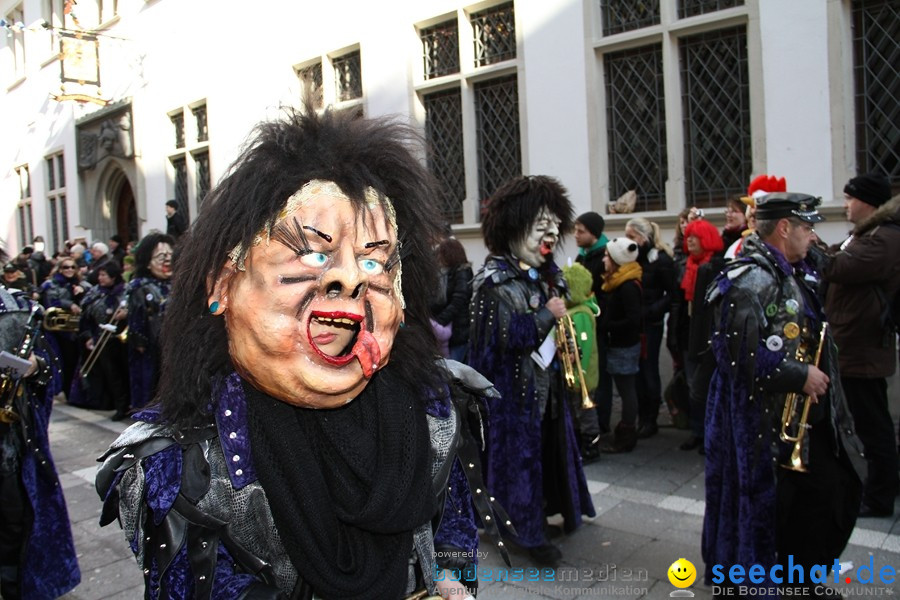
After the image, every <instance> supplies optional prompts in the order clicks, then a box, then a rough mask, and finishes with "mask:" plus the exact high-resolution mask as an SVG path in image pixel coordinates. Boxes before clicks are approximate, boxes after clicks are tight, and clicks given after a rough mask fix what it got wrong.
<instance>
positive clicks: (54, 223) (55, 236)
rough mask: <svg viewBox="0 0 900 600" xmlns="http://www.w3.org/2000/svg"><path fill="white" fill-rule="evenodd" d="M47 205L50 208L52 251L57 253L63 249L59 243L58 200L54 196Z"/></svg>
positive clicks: (48, 200)
mask: <svg viewBox="0 0 900 600" xmlns="http://www.w3.org/2000/svg"><path fill="white" fill-rule="evenodd" d="M47 205H48V206H49V208H50V211H49V212H50V241H51V243H52V244H53V246H52V247H51V249H52V250H54V251H56V250H57V249H59V248H61V247H62V245H61V244H60V243H59V219H57V216H56V198H54V197H53V196H51V197H50V198H48V199H47Z"/></svg>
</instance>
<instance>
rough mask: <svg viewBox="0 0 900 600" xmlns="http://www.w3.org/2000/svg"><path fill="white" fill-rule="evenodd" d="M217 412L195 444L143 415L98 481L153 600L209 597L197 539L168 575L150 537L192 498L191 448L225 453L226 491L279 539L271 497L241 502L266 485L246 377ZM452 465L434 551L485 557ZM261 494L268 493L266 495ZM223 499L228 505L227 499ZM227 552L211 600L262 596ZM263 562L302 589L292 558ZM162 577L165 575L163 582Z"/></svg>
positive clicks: (219, 561) (225, 390)
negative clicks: (259, 471) (186, 476)
mask: <svg viewBox="0 0 900 600" xmlns="http://www.w3.org/2000/svg"><path fill="white" fill-rule="evenodd" d="M485 391H487V390H485ZM209 410H210V412H211V413H213V414H214V415H215V426H214V427H211V429H212V430H213V432H212V434H211V435H212V437H211V438H210V437H209V436H206V435H200V436H199V438H200V439H198V436H193V437H194V439H189V438H191V437H192V434H187V436H185V435H184V434H180V433H175V432H173V431H172V430H171V429H170V428H168V427H166V426H165V425H162V424H159V423H158V421H159V414H158V413H157V412H155V411H154V410H145V411H142V412H140V413H138V414H137V415H136V419H138V421H139V422H138V423H136V424H135V425H133V426H132V427H130V428H129V429H128V430H126V431H125V432H124V433H123V434H122V436H121V437H120V438H119V440H117V441H116V442H114V443H113V445H112V446H111V447H110V450H109V451H108V452H107V454H106V455H105V456H104V458H105V459H106V461H105V463H104V465H103V467H101V469H100V473H99V474H98V478H97V490H98V493H100V495H101V497H102V498H103V499H104V509H103V515H102V516H101V525H106V524H108V523H110V522H112V521H113V520H114V519H115V518H116V516H119V517H120V519H121V523H122V526H123V529H125V532H126V536H127V537H128V542H129V544H130V545H131V549H132V551H133V552H134V553H135V555H136V556H137V559H138V564H139V566H140V567H141V568H142V569H144V574H145V580H146V583H147V589H148V591H149V597H150V598H163V597H172V598H193V597H195V596H196V597H199V596H202V595H203V594H200V593H198V592H196V587H197V585H198V582H199V581H200V580H205V579H207V578H206V577H205V576H198V573H199V571H198V570H197V569H195V568H194V567H196V566H197V564H198V562H197V561H198V558H197V555H198V553H197V552H195V551H193V550H192V551H191V552H189V551H188V548H189V546H191V543H192V540H191V533H190V531H188V533H187V534H186V535H184V534H182V535H181V536H180V537H178V536H177V535H176V536H175V537H176V542H177V543H176V544H174V546H177V547H171V546H173V544H170V548H169V554H168V556H167V561H168V566H167V567H166V566H163V567H162V569H161V566H160V564H159V563H160V562H161V561H160V559H159V557H160V555H159V553H158V552H157V548H156V547H153V548H151V547H148V546H149V544H151V543H153V542H149V541H147V540H148V539H149V538H150V537H151V535H158V534H151V533H148V532H151V531H153V529H154V527H160V526H162V527H165V525H164V521H166V520H167V515H168V514H169V513H170V511H172V510H173V507H174V506H176V499H177V498H178V497H179V493H182V494H187V493H188V492H187V491H186V490H185V489H184V487H183V482H182V471H183V470H184V469H189V468H192V467H191V466H190V465H191V464H192V462H191V461H192V458H191V457H190V456H189V453H190V452H189V448H190V447H191V446H196V445H198V444H199V445H200V446H202V447H204V453H206V456H207V457H208V456H209V455H210V453H211V450H210V448H211V446H212V445H213V444H218V445H220V446H221V451H222V454H223V455H224V456H225V457H229V459H228V460H225V461H224V465H225V467H227V479H226V480H225V482H224V485H225V486H227V487H230V490H231V491H230V493H231V494H232V497H235V498H236V497H241V498H242V501H247V502H249V503H253V507H252V508H250V509H248V510H245V518H246V520H247V521H252V523H253V524H254V525H252V526H251V528H253V529H255V530H256V533H257V534H259V536H261V537H269V538H271V537H272V536H271V532H272V531H274V524H273V520H272V515H271V512H270V510H269V507H268V503H267V502H266V501H265V499H264V494H256V495H253V494H252V492H251V495H243V496H241V494H242V490H245V488H246V489H251V488H253V487H257V488H259V484H258V480H257V476H256V470H255V467H254V463H253V452H252V448H251V447H250V436H249V428H248V422H247V416H248V415H247V402H246V398H245V395H244V390H243V387H242V384H241V378H240V376H238V375H237V374H236V373H232V374H231V375H230V376H228V377H227V378H225V379H224V381H223V382H222V384H221V385H219V386H218V388H217V391H216V392H215V393H214V400H213V403H211V405H210V406H209ZM452 412H453V408H452V406H451V403H450V399H449V396H446V397H444V398H438V399H435V400H433V401H431V402H430V404H429V406H428V407H427V413H428V415H429V416H430V417H433V418H435V419H438V420H447V419H450V418H451V416H452ZM461 426H465V424H462V425H461ZM176 438H177V439H176ZM195 458H196V454H195V457H194V459H195ZM452 460H453V461H454V463H453V466H452V468H451V470H450V473H449V479H448V480H447V484H446V485H447V489H448V491H447V492H446V493H445V494H444V510H443V513H442V517H441V520H440V525H439V527H438V529H437V530H436V531H435V532H434V547H435V548H436V549H438V550H440V548H441V547H445V548H452V549H453V550H455V551H457V552H464V553H466V555H468V556H472V557H474V556H477V552H476V550H477V547H478V532H477V529H476V526H475V519H474V513H473V510H472V497H471V494H470V491H469V484H468V482H467V479H466V475H465V474H464V472H463V469H462V468H461V466H460V464H459V460H458V458H452ZM196 466H197V463H193V468H196ZM212 470H213V474H214V477H213V479H214V485H213V487H215V486H216V485H218V484H216V483H215V479H216V477H215V473H216V470H217V467H216V465H213V466H212ZM259 491H262V490H261V488H259ZM423 493H428V492H423ZM219 497H220V498H221V494H220V495H219ZM260 498H262V501H260ZM215 502H216V499H213V498H212V496H211V495H210V496H207V497H206V498H204V499H201V500H200V501H199V503H198V504H197V506H199V507H204V506H206V507H207V508H210V503H215ZM135 505H137V506H135ZM212 508H213V509H214V510H212V511H210V512H214V513H216V515H218V517H220V518H221V517H222V515H223V514H233V520H238V518H239V517H238V509H237V508H236V507H231V508H228V507H218V509H216V507H215V506H212ZM151 522H152V525H151ZM242 528H243V529H244V530H245V531H246V526H245V525H243V524H238V523H234V522H232V523H231V524H230V525H229V529H230V530H233V531H235V535H234V537H235V538H238V541H239V542H240V543H241V544H242V545H243V546H245V547H247V548H253V547H254V544H253V542H252V541H249V542H248V539H240V538H241V534H240V532H239V530H240V529H242ZM260 530H262V531H260ZM276 538H277V536H276ZM154 542H155V543H156V544H157V545H159V539H154ZM163 545H165V542H164V544H163ZM227 546H228V544H227V543H224V542H223V541H221V540H220V541H219V543H218V548H217V549H216V552H215V556H216V560H215V565H214V574H213V576H212V577H211V579H212V582H211V583H209V582H206V584H208V585H209V586H210V588H209V592H210V593H211V597H213V598H238V597H243V596H242V594H250V593H251V591H252V592H253V593H258V591H257V590H258V589H259V585H260V584H261V582H262V580H261V578H260V577H257V576H255V575H253V574H250V573H247V572H246V571H245V570H244V569H241V568H237V567H236V565H235V563H236V562H240V561H238V560H235V557H234V556H233V555H232V554H233V552H230V551H229V548H228V547H227ZM203 547H204V548H205V547H206V546H203ZM277 548H280V541H278V540H277V539H276V543H275V544H274V545H272V546H270V547H269V549H270V550H277ZM232 550H233V547H232ZM257 554H260V556H257V558H258V559H262V560H263V561H265V562H266V563H268V564H269V565H272V567H274V571H275V574H276V576H277V577H276V579H277V586H278V587H279V588H281V591H282V592H284V593H287V594H289V593H290V592H291V587H292V585H293V584H292V583H291V582H292V581H296V573H295V570H294V569H293V567H292V566H291V565H290V562H289V558H288V557H287V554H286V553H285V552H284V551H283V549H282V550H281V551H280V552H275V553H273V554H272V555H266V552H265V549H263V550H262V552H257ZM163 562H166V561H163ZM442 566H443V565H442ZM161 570H162V571H164V573H163V574H162V576H161V575H160V571H161ZM268 585H269V589H274V585H273V582H272V581H271V580H270V581H269V582H268ZM254 597H255V596H254ZM260 597H263V596H260ZM265 597H268V596H265Z"/></svg>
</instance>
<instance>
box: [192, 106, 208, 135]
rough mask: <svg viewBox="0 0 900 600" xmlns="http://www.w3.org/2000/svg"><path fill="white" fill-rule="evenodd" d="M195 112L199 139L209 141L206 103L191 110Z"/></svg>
mask: <svg viewBox="0 0 900 600" xmlns="http://www.w3.org/2000/svg"><path fill="white" fill-rule="evenodd" d="M191 112H193V113H194V121H195V122H196V124H197V141H198V142H207V141H209V128H208V127H207V126H206V105H205V104H204V105H202V106H198V107H196V108H194V109H192V110H191Z"/></svg>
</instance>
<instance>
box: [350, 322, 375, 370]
mask: <svg viewBox="0 0 900 600" xmlns="http://www.w3.org/2000/svg"><path fill="white" fill-rule="evenodd" d="M351 353H352V354H353V355H354V356H355V357H356V358H358V359H359V366H361V367H362V370H363V375H365V376H366V378H369V377H371V376H372V373H374V372H375V368H376V367H377V366H378V363H379V362H381V349H380V348H379V347H378V342H377V341H376V340H375V336H374V335H372V334H371V332H369V331H367V330H365V329H363V330H362V331H360V332H359V335H358V336H356V343H355V344H353V350H352V351H351Z"/></svg>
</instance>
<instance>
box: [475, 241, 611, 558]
mask: <svg viewBox="0 0 900 600" xmlns="http://www.w3.org/2000/svg"><path fill="white" fill-rule="evenodd" d="M546 281H550V282H551V284H552V286H553V287H554V288H555V289H556V292H558V293H560V294H561V295H563V296H564V295H566V287H565V280H564V279H563V278H562V273H561V271H560V269H559V268H558V267H557V266H556V265H555V264H553V263H549V264H548V265H545V266H544V268H543V269H542V270H541V271H540V272H539V271H538V270H537V269H530V270H529V271H523V270H521V269H520V268H518V267H517V266H516V265H515V263H514V262H513V261H512V260H510V259H507V258H505V257H498V256H489V257H488V259H487V260H486V261H485V265H484V267H483V268H482V269H481V270H480V271H479V272H478V274H477V275H476V276H475V283H474V295H473V297H472V302H471V304H470V323H471V330H470V335H469V364H470V365H471V366H472V368H474V369H475V370H477V371H478V372H480V373H482V374H483V375H484V376H485V377H487V378H488V379H490V380H491V381H492V382H494V385H495V386H497V389H498V390H499V392H500V394H501V396H500V397H497V398H489V399H488V400H487V403H488V408H489V415H490V418H489V420H488V427H487V432H486V437H487V442H486V449H485V452H484V459H483V460H484V468H485V483H486V484H487V486H488V489H490V490H491V493H492V494H494V495H495V496H496V497H497V499H498V500H499V502H500V504H501V505H503V507H504V508H505V509H506V510H507V511H508V512H509V516H510V519H511V520H512V523H513V525H514V526H515V528H516V539H517V541H518V542H519V543H520V544H521V545H523V546H525V547H534V546H539V545H541V544H543V543H545V542H546V538H545V534H544V526H545V522H546V516H547V514H545V511H546V513H549V514H553V513H556V512H561V513H562V514H563V516H564V517H565V529H566V531H567V532H569V531H573V530H574V529H575V528H576V527H578V525H579V524H580V523H581V517H582V515H587V516H590V517H593V516H594V514H595V513H594V506H593V503H592V501H591V496H590V493H589V492H588V489H587V483H586V481H585V477H584V471H583V469H582V464H581V455H580V454H579V451H578V443H577V441H576V439H575V432H574V429H573V425H572V420H571V418H570V415H569V407H568V402H567V401H566V391H565V384H564V383H563V380H562V373H561V370H560V367H559V364H558V362H559V361H558V360H557V359H556V358H554V359H553V361H552V363H551V364H550V365H549V366H548V368H547V369H542V368H541V367H539V366H538V365H537V364H536V363H535V361H534V360H533V359H532V357H531V354H532V352H533V351H534V350H537V348H538V347H539V346H540V345H541V342H543V341H544V339H545V338H546V337H547V334H548V333H549V332H550V331H551V330H552V328H553V327H554V325H555V323H556V320H555V319H554V317H553V314H552V313H551V312H550V311H549V310H547V308H545V307H544V304H545V303H546V302H547V299H548V297H549V289H548V284H547V283H545V282H546ZM547 411H549V412H550V414H551V422H552V423H553V424H554V427H547V428H546V430H547V431H551V430H552V431H553V433H552V434H551V435H549V436H547V435H545V433H544V432H543V431H542V422H543V420H544V416H545V413H546V412H547ZM549 445H553V446H555V448H554V451H553V452H550V453H547V452H545V448H547V446H549ZM548 455H552V456H555V457H556V460H554V461H545V460H544V457H546V456H548ZM545 471H546V472H547V473H554V475H553V477H556V478H557V479H555V481H556V480H560V479H561V480H564V481H566V483H567V486H565V489H561V490H558V499H557V501H556V502H553V503H551V504H549V505H548V503H546V502H545V500H547V499H546V498H545V495H544V478H545V477H549V475H546V476H545Z"/></svg>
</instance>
